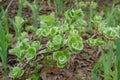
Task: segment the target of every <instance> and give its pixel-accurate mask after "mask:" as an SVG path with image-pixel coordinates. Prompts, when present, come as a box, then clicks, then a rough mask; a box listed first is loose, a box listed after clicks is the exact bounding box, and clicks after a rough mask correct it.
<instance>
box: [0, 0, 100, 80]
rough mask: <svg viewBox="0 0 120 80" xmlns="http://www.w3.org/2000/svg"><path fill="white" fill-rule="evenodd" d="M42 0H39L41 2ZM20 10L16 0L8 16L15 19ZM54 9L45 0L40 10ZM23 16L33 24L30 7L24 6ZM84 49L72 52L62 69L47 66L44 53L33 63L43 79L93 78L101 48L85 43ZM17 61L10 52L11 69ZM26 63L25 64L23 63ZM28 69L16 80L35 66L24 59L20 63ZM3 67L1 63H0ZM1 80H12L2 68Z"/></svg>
mask: <svg viewBox="0 0 120 80" xmlns="http://www.w3.org/2000/svg"><path fill="white" fill-rule="evenodd" d="M3 1H4V0H3ZM10 1H11V0H6V1H5V2H6V3H7V4H9V3H10ZM31 1H32V0H31ZM40 1H41V0H38V2H40ZM17 10H18V0H14V1H13V2H12V4H11V6H10V7H9V8H8V16H9V18H12V19H14V18H15V16H16V15H17ZM52 11H55V6H54V5H53V4H51V7H49V6H48V4H47V1H46V0H43V4H42V10H41V11H40V12H39V14H40V15H43V14H49V13H51V12H52ZM22 16H23V17H24V18H27V19H29V20H30V24H32V23H33V22H32V11H31V10H30V9H28V8H24V9H23V12H22ZM9 27H10V32H11V33H14V29H13V26H12V25H11V24H10V23H9ZM14 42H15V38H13V45H14ZM84 45H85V46H84V49H83V50H82V51H81V52H80V53H79V54H77V55H75V54H72V57H71V59H70V60H69V64H68V66H67V67H65V68H63V69H60V68H57V67H56V64H54V63H53V65H54V67H48V66H45V62H44V59H43V58H44V57H45V56H44V54H40V55H38V56H37V59H36V60H35V61H32V63H36V65H37V66H38V72H39V73H40V75H41V80H93V79H92V76H91V71H92V69H93V66H94V65H95V63H96V62H97V61H98V59H99V52H98V51H99V50H98V47H96V48H94V49H93V48H91V47H89V46H88V45H87V44H86V43H84ZM16 63H17V61H16V56H14V55H12V54H9V53H8V67H9V70H11V69H12V67H13V66H15V65H16ZM23 63H24V64H23ZM19 66H22V67H23V68H24V70H25V71H26V72H25V74H24V76H23V77H22V78H21V79H15V80H25V79H26V78H28V77H29V76H30V75H31V74H32V73H33V71H34V70H35V67H34V66H33V67H32V68H31V67H30V65H29V62H27V61H24V62H22V63H20V64H19ZM0 67H1V63H0ZM0 80H12V79H10V78H9V77H8V75H5V74H4V73H3V71H2V70H0Z"/></svg>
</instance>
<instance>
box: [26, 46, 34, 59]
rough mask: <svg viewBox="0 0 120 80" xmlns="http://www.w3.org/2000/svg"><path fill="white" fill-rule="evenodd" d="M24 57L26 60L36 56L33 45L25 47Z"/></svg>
mask: <svg viewBox="0 0 120 80" xmlns="http://www.w3.org/2000/svg"><path fill="white" fill-rule="evenodd" d="M25 57H26V59H27V60H31V59H33V58H35V57H36V49H35V48H33V47H30V48H28V49H27V51H26V54H25Z"/></svg>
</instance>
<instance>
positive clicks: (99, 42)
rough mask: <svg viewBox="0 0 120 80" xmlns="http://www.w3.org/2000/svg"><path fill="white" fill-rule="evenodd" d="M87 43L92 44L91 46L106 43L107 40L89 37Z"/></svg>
mask: <svg viewBox="0 0 120 80" xmlns="http://www.w3.org/2000/svg"><path fill="white" fill-rule="evenodd" d="M87 43H88V44H89V45H90V46H95V45H96V46H102V45H104V44H105V42H104V41H103V40H102V39H99V38H98V39H89V40H87Z"/></svg>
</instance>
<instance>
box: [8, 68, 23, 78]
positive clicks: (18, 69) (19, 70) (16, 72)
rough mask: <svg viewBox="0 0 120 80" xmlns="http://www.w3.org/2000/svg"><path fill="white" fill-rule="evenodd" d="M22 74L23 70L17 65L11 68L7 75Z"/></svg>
mask: <svg viewBox="0 0 120 80" xmlns="http://www.w3.org/2000/svg"><path fill="white" fill-rule="evenodd" d="M23 74H24V70H21V69H20V68H19V67H14V68H13V70H12V71H11V72H10V73H9V77H11V78H18V77H21V76H22V75H23Z"/></svg>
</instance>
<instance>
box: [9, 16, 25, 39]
mask: <svg viewBox="0 0 120 80" xmlns="http://www.w3.org/2000/svg"><path fill="white" fill-rule="evenodd" d="M10 22H11V23H12V24H13V27H14V30H15V34H16V37H19V35H20V33H21V32H22V29H23V28H22V26H23V23H24V19H23V18H22V17H19V16H15V21H13V20H12V19H10Z"/></svg>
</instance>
